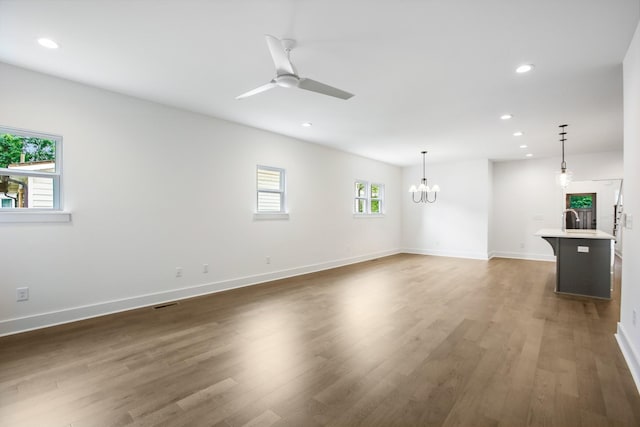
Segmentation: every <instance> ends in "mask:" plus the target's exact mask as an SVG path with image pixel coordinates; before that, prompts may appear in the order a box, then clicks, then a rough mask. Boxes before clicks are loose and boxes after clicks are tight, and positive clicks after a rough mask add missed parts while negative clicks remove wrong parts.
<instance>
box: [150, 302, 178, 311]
mask: <svg viewBox="0 0 640 427" xmlns="http://www.w3.org/2000/svg"><path fill="white" fill-rule="evenodd" d="M174 305H178V303H177V302H168V303H166V304H161V305H156V306H155V307H153V309H154V310H160V309H161V308H167V307H173V306H174Z"/></svg>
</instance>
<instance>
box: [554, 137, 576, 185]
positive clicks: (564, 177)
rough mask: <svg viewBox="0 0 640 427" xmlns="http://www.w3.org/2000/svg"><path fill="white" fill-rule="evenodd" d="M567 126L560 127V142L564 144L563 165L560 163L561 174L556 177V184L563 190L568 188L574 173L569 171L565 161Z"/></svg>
mask: <svg viewBox="0 0 640 427" xmlns="http://www.w3.org/2000/svg"><path fill="white" fill-rule="evenodd" d="M567 126H568V125H560V126H558V127H559V128H560V133H559V134H558V135H560V142H562V163H560V173H558V174H557V175H556V182H557V183H558V185H559V186H560V187H562V188H567V186H568V185H569V183H570V182H571V179H572V178H573V173H572V172H571V171H569V170H567V162H565V161H564V142H565V141H566V140H567V139H566V135H567V131H566V127H567Z"/></svg>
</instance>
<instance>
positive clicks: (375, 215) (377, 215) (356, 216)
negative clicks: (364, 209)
mask: <svg viewBox="0 0 640 427" xmlns="http://www.w3.org/2000/svg"><path fill="white" fill-rule="evenodd" d="M353 217H354V218H384V214H353Z"/></svg>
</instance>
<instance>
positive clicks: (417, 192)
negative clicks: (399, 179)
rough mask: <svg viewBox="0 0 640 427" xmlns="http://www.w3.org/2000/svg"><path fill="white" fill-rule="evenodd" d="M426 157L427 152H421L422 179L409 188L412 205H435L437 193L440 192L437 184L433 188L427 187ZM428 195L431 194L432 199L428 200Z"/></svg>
mask: <svg viewBox="0 0 640 427" xmlns="http://www.w3.org/2000/svg"><path fill="white" fill-rule="evenodd" d="M426 155H427V152H426V151H423V152H422V179H421V180H420V184H418V185H412V186H411V187H409V193H411V197H412V199H413V201H414V203H435V201H436V199H437V198H438V192H439V191H440V186H439V185H438V184H434V185H433V187H429V185H427V167H426ZM429 193H432V194H433V199H430V198H429Z"/></svg>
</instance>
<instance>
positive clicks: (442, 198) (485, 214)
mask: <svg viewBox="0 0 640 427" xmlns="http://www.w3.org/2000/svg"><path fill="white" fill-rule="evenodd" d="M427 160H428V159H427ZM427 166H428V167H427V179H428V180H429V181H428V182H429V185H433V184H438V185H439V186H440V188H441V190H442V191H441V192H440V193H439V194H438V199H437V202H436V203H433V204H422V203H419V204H416V203H413V202H412V201H411V194H409V193H408V189H409V187H410V186H411V184H418V183H419V182H420V179H421V178H422V166H415V167H407V168H404V172H403V188H402V197H403V201H402V203H403V205H402V218H403V220H402V247H403V248H404V249H403V251H404V252H408V253H416V254H425V255H441V256H452V257H460V258H476V259H487V258H488V253H487V247H488V236H489V213H490V209H489V208H490V198H491V163H490V162H489V161H488V160H486V159H485V160H472V161H464V162H455V163H436V164H428V165H427Z"/></svg>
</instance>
